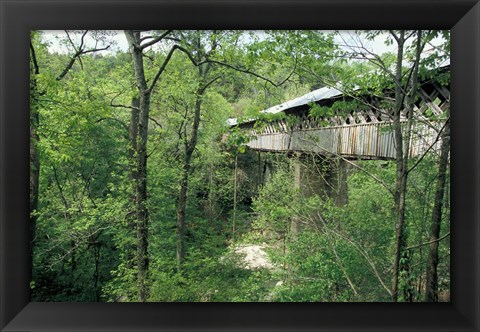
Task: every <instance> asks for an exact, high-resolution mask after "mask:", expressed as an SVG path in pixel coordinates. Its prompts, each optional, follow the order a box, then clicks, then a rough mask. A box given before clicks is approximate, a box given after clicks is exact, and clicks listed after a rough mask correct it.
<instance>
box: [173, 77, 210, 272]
mask: <svg viewBox="0 0 480 332" xmlns="http://www.w3.org/2000/svg"><path fill="white" fill-rule="evenodd" d="M199 70H200V74H202V72H201V68H200V69H199ZM205 88H206V87H201V88H199V89H198V90H197V98H196V101H195V115H194V118H193V126H192V132H191V136H190V140H189V141H188V142H186V143H185V159H184V164H183V174H182V179H181V182H180V192H179V195H178V207H177V269H178V271H181V267H182V264H183V261H184V260H185V210H186V206H187V192H188V178H189V175H190V169H191V162H192V156H193V152H194V151H195V147H196V146H197V139H198V127H199V125H200V112H201V109H202V98H203V93H204V92H205Z"/></svg>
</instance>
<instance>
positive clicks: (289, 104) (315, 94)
mask: <svg viewBox="0 0 480 332" xmlns="http://www.w3.org/2000/svg"><path fill="white" fill-rule="evenodd" d="M449 67H450V59H447V60H446V61H444V62H443V63H442V64H441V65H440V66H439V67H438V68H437V69H449ZM338 84H341V82H339V83H338ZM342 94H343V93H342V92H341V91H339V90H337V89H335V88H331V87H323V88H320V89H317V90H314V91H312V92H309V93H307V94H305V95H303V96H300V97H297V98H295V99H292V100H289V101H286V102H284V103H283V104H279V105H275V106H272V107H270V108H267V109H265V110H263V111H261V113H271V114H275V113H280V112H284V111H285V110H288V109H291V108H294V107H297V106H302V105H307V104H309V103H312V102H317V101H321V100H326V99H330V98H333V97H337V96H341V95H342ZM254 121H256V119H246V120H243V121H240V122H239V121H238V118H230V119H228V120H227V124H228V125H229V126H231V127H233V126H236V125H238V124H242V123H243V124H246V123H249V122H254Z"/></svg>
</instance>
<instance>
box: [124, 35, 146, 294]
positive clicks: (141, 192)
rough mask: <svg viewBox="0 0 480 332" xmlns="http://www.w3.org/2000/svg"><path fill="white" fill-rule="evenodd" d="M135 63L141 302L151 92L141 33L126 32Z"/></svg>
mask: <svg viewBox="0 0 480 332" xmlns="http://www.w3.org/2000/svg"><path fill="white" fill-rule="evenodd" d="M125 35H126V37H127V41H128V44H129V49H130V54H131V56H132V61H133V69H134V73H135V79H136V82H137V88H138V91H139V95H140V102H139V116H138V139H137V159H136V167H137V169H136V181H135V194H136V200H135V208H136V218H137V269H138V271H137V287H138V299H139V300H140V301H142V302H145V301H146V300H147V297H148V286H147V272H148V209H147V141H148V117H149V113H150V90H149V89H148V86H147V82H146V79H145V72H144V69H143V54H142V50H141V49H140V32H134V31H129V30H127V31H125Z"/></svg>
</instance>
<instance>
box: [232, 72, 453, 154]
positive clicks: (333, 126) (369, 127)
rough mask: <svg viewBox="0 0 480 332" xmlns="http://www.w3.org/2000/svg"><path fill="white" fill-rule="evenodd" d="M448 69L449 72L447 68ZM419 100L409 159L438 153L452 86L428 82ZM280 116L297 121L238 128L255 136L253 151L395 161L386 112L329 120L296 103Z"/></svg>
mask: <svg viewBox="0 0 480 332" xmlns="http://www.w3.org/2000/svg"><path fill="white" fill-rule="evenodd" d="M445 70H450V69H449V67H446V68H445ZM319 91H320V90H319ZM419 97H420V98H419V100H418V102H417V103H416V104H415V106H414V110H413V111H414V119H415V120H414V122H413V126H412V137H411V140H410V142H404V144H409V157H416V156H420V155H422V154H424V153H425V152H426V151H427V150H431V151H436V150H438V149H439V145H440V144H439V143H438V142H437V140H438V136H439V131H440V130H441V129H442V125H443V123H444V121H445V119H443V121H442V120H438V119H440V118H442V115H443V114H444V113H445V111H446V110H447V109H449V108H450V84H449V82H444V83H443V84H442V83H440V82H436V81H433V80H427V81H426V82H423V83H422V86H421V88H420V89H419ZM332 98H339V96H338V95H335V96H334V97H329V98H327V99H321V100H319V101H318V102H317V103H318V104H319V105H321V106H324V107H329V106H328V105H331V104H332V103H333V99H332ZM282 112H284V114H285V115H288V116H294V117H295V118H297V119H298V121H293V122H290V123H289V122H288V121H287V120H286V119H278V120H274V121H272V122H270V123H267V124H266V125H265V124H264V125H261V123H260V125H259V126H256V123H255V120H253V121H248V122H244V123H240V124H238V126H239V127H240V128H242V129H243V130H245V131H247V132H249V133H250V134H251V135H252V139H251V141H250V142H249V143H248V144H247V145H248V146H249V147H250V148H251V149H253V150H258V151H272V152H305V153H317V154H325V155H328V154H336V155H341V156H343V157H346V158H352V159H394V158H395V139H394V135H393V128H392V126H393V123H392V119H391V117H390V116H389V114H391V112H389V111H388V110H384V109H377V110H358V111H350V112H349V113H347V114H345V112H336V114H334V115H333V116H330V117H328V118H319V119H317V118H314V117H310V116H309V106H308V105H307V104H305V105H300V104H298V103H296V104H295V107H292V108H285V109H283V110H282ZM405 116H406V110H404V111H403V112H402V114H401V119H402V120H401V121H402V124H403V130H404V132H405V127H406V125H405V124H406V118H405ZM433 119H437V120H433ZM235 123H236V121H235ZM404 137H405V135H404Z"/></svg>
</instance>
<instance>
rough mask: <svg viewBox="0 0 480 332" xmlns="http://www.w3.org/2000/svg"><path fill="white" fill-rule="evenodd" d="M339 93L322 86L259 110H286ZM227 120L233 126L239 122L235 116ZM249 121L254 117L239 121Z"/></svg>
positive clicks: (267, 111) (268, 111)
mask: <svg viewBox="0 0 480 332" xmlns="http://www.w3.org/2000/svg"><path fill="white" fill-rule="evenodd" d="M340 95H342V92H341V91H339V90H337V89H335V88H329V87H323V88H320V89H317V90H314V91H312V92H309V93H307V94H305V95H303V96H300V97H297V98H295V99H292V100H289V101H286V102H284V103H283V104H280V105H275V106H272V107H270V108H267V109H266V110H263V111H261V112H262V113H271V114H275V113H280V112H283V111H285V110H288V109H290V108H294V107H297V106H302V105H307V104H309V103H312V102H317V101H320V100H325V99H330V98H333V97H337V96H340ZM227 121H228V125H230V126H235V125H237V124H239V122H238V120H237V118H231V119H228V120H227ZM251 121H255V119H249V120H245V121H242V122H241V123H247V122H251Z"/></svg>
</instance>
